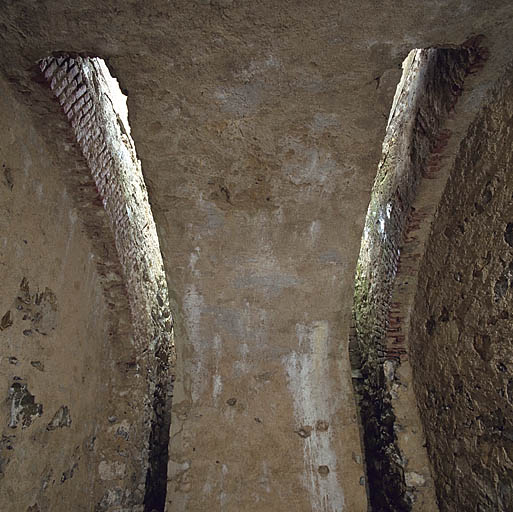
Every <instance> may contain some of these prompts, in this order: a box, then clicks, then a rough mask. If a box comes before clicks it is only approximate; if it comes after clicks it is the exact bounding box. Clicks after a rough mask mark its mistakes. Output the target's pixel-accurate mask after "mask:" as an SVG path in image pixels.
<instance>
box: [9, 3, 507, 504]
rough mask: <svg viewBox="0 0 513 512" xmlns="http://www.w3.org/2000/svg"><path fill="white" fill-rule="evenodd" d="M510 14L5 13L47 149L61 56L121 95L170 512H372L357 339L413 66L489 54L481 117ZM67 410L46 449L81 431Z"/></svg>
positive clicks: (49, 7)
mask: <svg viewBox="0 0 513 512" xmlns="http://www.w3.org/2000/svg"><path fill="white" fill-rule="evenodd" d="M512 15H513V6H511V5H509V3H507V2H502V1H494V2H482V1H479V0H475V1H470V2H464V3H463V2H460V1H451V2H438V1H429V2H421V3H408V4H402V5H398V4H397V2H392V1H387V2H381V3H379V4H377V3H375V2H371V1H364V2H333V1H330V0H321V1H320V2H317V3H316V4H315V5H314V4H312V2H306V1H283V2H281V1H280V2H276V1H273V2H265V1H263V2H250V3H246V2H240V1H225V0H223V1H220V0H216V1H211V2H208V1H207V2H205V1H198V2H194V1H188V2H185V1H183V2H182V1H176V2H167V1H148V2H136V1H125V2H122V3H121V2H120V3H118V2H113V3H106V2H99V1H97V0H84V1H83V2H80V3H76V2H69V1H62V0H61V1H54V0H51V1H47V2H44V3H43V4H41V3H40V2H38V3H34V2H31V1H28V0H18V1H16V2H10V1H9V2H5V3H4V5H3V6H2V10H1V12H0V27H1V28H2V30H1V31H0V40H1V45H2V54H1V55H0V68H1V70H2V73H3V75H4V77H5V78H6V79H7V80H8V81H9V83H10V88H11V90H12V91H13V92H14V93H16V94H17V98H18V101H20V102H22V103H25V104H26V105H29V106H30V111H31V113H32V114H31V115H32V119H31V121H30V122H31V123H32V125H33V126H34V127H35V129H36V130H38V131H39V133H41V134H44V136H45V137H46V138H50V139H51V138H52V133H53V128H52V127H53V125H54V124H53V123H54V119H57V118H58V116H57V113H56V111H55V109H54V108H53V107H51V106H49V102H51V100H50V97H51V96H50V94H49V92H48V91H46V90H44V88H43V87H42V86H41V85H40V84H39V83H36V82H35V81H33V80H32V77H33V76H34V75H33V66H34V65H35V63H36V62H37V61H38V60H39V59H41V58H43V57H46V56H47V55H50V54H52V52H68V53H73V52H75V53H77V54H82V55H95V56H100V57H102V58H104V59H106V61H107V63H108V65H109V67H110V68H111V70H112V72H113V74H114V75H115V76H116V77H117V78H118V79H119V81H120V84H121V87H122V89H123V90H124V91H125V92H126V93H127V94H128V108H129V118H130V123H131V126H132V136H133V138H134V141H135V144H136V148H137V152H138V156H139V158H140V159H141V162H142V169H143V173H144V176H145V180H146V184H147V186H148V192H149V198H150V202H151V204H152V208H153V214H154V217H155V222H156V225H157V230H158V232H159V238H160V244H161V248H162V252H163V257H164V264H165V268H166V273H167V279H168V284H169V289H170V295H171V297H172V301H173V305H172V309H173V314H174V318H175V327H176V344H177V352H178V361H177V372H178V373H177V380H176V385H175V397H174V414H173V419H172V437H171V442H170V463H169V473H168V479H169V482H168V496H167V500H168V501H167V510H170V511H172V510H173V511H174V510H176V511H181V510H188V511H201V510H212V511H216V510H223V511H227V512H230V511H237V512H238V511H240V510H245V509H247V510H252V511H265V512H273V511H283V510H297V511H305V512H306V511H312V510H316V511H317V510H319V511H329V512H334V511H337V512H339V511H340V510H344V511H362V512H363V511H365V510H367V503H366V492H365V485H364V484H365V479H364V478H362V477H363V475H364V466H363V461H362V455H361V448H360V439H359V429H358V422H357V419H356V408H355V405H354V397H353V391H352V385H351V372H350V365H349V357H348V354H347V340H348V334H349V324H350V311H351V305H352V299H353V279H354V271H355V264H356V259H357V256H358V251H359V247H360V240H361V233H362V228H363V222H364V217H365V213H366V210H367V206H368V202H369V198H370V189H371V186H372V182H373V179H374V177H375V174H376V168H377V163H378V160H379V157H380V152H381V143H382V140H383V136H384V129H385V125H386V119H387V117H388V111H389V109H390V106H391V103H392V97H393V94H394V90H395V86H396V84H397V81H398V80H399V77H400V71H401V70H400V65H401V62H402V60H403V59H404V58H405V57H406V55H407V54H408V52H409V51H410V50H411V49H412V48H424V47H429V46H435V45H459V44H461V43H463V42H464V41H466V40H467V39H468V38H469V37H471V36H474V35H476V34H484V35H485V36H486V38H487V39H486V41H487V42H486V44H487V46H488V47H489V50H490V59H489V61H488V64H487V68H486V69H485V70H484V71H483V73H482V74H481V75H480V78H479V79H478V80H476V83H475V85H474V89H473V96H472V100H471V101H469V103H468V105H469V106H468V108H469V109H471V110H472V109H475V108H477V106H478V105H479V104H480V103H481V102H483V101H487V100H486V98H487V95H486V94H487V91H488V90H489V89H490V87H492V85H493V84H494V82H495V81H496V79H497V77H498V76H499V73H500V72H501V71H502V70H503V69H504V66H505V65H506V63H507V62H508V59H509V55H510V51H509V49H510V45H509V36H510V33H511V28H512V27H511V25H512V24H513V21H512ZM462 108H467V107H462ZM59 119H60V118H59ZM59 142H60V139H59ZM52 147H53V148H54V150H55V151H56V152H58V151H59V149H58V148H59V145H58V144H53V145H52ZM5 179H6V181H7V185H6V186H7V187H9V186H10V185H9V183H10V178H9V177H8V175H6V178H5ZM15 179H16V177H15V176H14V175H13V180H14V187H16V182H15ZM9 264H10V265H12V264H13V262H12V261H11V262H9ZM21 277H23V276H21ZM38 282H39V286H49V287H50V288H52V285H51V284H46V283H45V282H44V281H43V280H41V279H39V281H38ZM54 286H55V285H54ZM52 289H53V288H52ZM56 295H57V297H59V295H58V293H57V292H56ZM8 305H9V304H7V306H8ZM4 309H5V308H4ZM4 313H5V311H2V312H1V314H4ZM6 321H8V319H6ZM2 332H3V331H2ZM10 355H15V354H9V356H10ZM32 360H39V359H38V358H36V357H33V358H32ZM129 360H130V359H128V358H127V360H126V361H129ZM44 362H45V372H46V371H47V370H46V368H47V366H48V364H49V363H47V362H46V361H44ZM13 367H15V366H13ZM32 370H33V371H34V372H38V370H37V369H36V368H32ZM29 389H30V392H31V393H33V394H34V396H35V397H36V401H37V402H41V403H43V405H44V407H46V406H45V399H44V398H43V397H40V396H39V394H38V392H37V390H36V389H35V388H33V387H32V386H30V387H29ZM234 400H235V401H234ZM229 402H230V403H229ZM56 405H57V407H56V409H54V410H49V411H48V414H49V415H52V416H53V414H55V411H56V410H57V408H58V407H60V406H61V405H68V403H67V402H62V403H58V404H56ZM44 411H45V412H44V414H46V408H45V409H44ZM70 411H71V416H72V419H73V421H72V424H71V427H70V429H67V428H63V429H57V430H55V431H53V433H55V432H57V433H61V432H62V433H67V432H69V431H71V429H73V428H74V426H75V425H76V424H78V418H76V416H75V413H74V410H73V408H72V407H71V406H70ZM39 419H40V420H42V418H36V419H34V422H37V421H38V420H39ZM50 419H51V418H50ZM46 424H47V422H45V426H46ZM318 425H322V428H319V427H318ZM324 425H327V429H326V428H325V427H324ZM298 432H300V434H299V433H298ZM306 434H309V435H306ZM27 463H28V462H27ZM119 464H121V463H120V462H119V461H114V460H105V464H104V466H102V470H104V471H103V473H102V474H104V475H107V476H109V475H114V476H116V475H118V474H119V473H120V472H121V469H120V468H121V466H120V465H119ZM71 467H72V466H71ZM79 468H80V466H79ZM67 469H68V470H70V468H67ZM79 470H80V469H79ZM73 479H75V476H73ZM73 479H72V480H71V481H73ZM66 482H68V480H66ZM63 485H64V484H63ZM120 489H121V488H116V487H112V488H110V489H109V490H108V492H107V493H106V494H105V495H104V496H105V500H104V501H103V502H102V503H103V505H102V507H104V510H119V509H120V505H116V503H118V504H119V503H120V500H121V498H120V496H121V494H122V492H123V491H121V490H120ZM16 492H17V493H18V492H19V491H16ZM97 498H98V497H97V496H96V497H95V499H97ZM109 507H110V508H109ZM116 507H118V508H116Z"/></svg>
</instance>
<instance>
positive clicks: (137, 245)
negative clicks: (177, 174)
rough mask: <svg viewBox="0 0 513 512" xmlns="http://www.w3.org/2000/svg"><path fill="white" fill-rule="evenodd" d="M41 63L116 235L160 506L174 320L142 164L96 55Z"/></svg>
mask: <svg viewBox="0 0 513 512" xmlns="http://www.w3.org/2000/svg"><path fill="white" fill-rule="evenodd" d="M40 69H41V73H42V74H43V75H44V78H45V80H46V82H47V83H48V84H49V86H50V89H51V91H52V92H53V94H54V96H55V98H56V99H57V100H58V102H59V104H60V105H61V108H62V111H63V113H64V114H65V115H66V117H67V119H68V121H69V123H70V125H71V129H72V132H73V135H74V139H75V142H76V143H77V144H78V146H79V147H80V149H81V152H82V154H83V156H84V157H85V159H86V161H87V164H88V166H89V169H90V172H91V175H92V177H93V180H94V183H95V185H96V189H97V191H98V193H99V196H100V197H101V200H102V203H103V206H104V209H105V211H106V213H107V216H108V218H109V221H110V226H111V229H112V232H113V234H114V238H115V244H116V249H117V254H118V257H119V260H120V262H121V267H122V273H123V277H124V283H125V287H126V290H127V293H128V298H129V303H130V310H131V317H132V323H133V342H134V345H135V354H136V360H135V362H134V364H135V365H136V367H137V370H138V372H139V374H140V375H142V376H144V377H145V381H146V385H147V392H146V396H145V402H146V403H145V404H144V407H143V410H144V418H143V421H142V426H141V429H142V430H143V437H145V438H146V443H145V444H146V446H145V447H144V448H143V451H144V452H145V453H146V456H144V455H143V457H142V460H143V462H142V465H143V466H145V467H146V468H144V467H143V468H141V471H140V474H141V476H140V478H143V477H144V479H145V482H144V488H145V492H144V495H145V496H144V510H149V511H153V510H158V511H161V510H164V504H165V492H166V484H167V453H168V443H169V427H170V421H171V398H172V387H173V384H172V383H173V375H174V371H173V367H174V362H175V356H174V343H173V321H172V315H171V312H170V309H169V299H168V291H167V284H166V278H165V273H164V267H163V263H162V256H161V253H160V246H159V241H158V236H157V231H156V227H155V223H154V221H153V216H152V213H151V208H150V204H149V201H148V194H147V190H146V186H145V183H144V178H143V174H142V170H141V165H140V162H139V160H138V158H137V155H136V151H135V145H134V142H133V140H132V139H131V137H130V130H129V127H128V126H127V125H126V121H124V120H123V119H122V118H121V117H120V115H119V112H118V111H117V109H116V108H115V98H114V95H113V91H112V90H111V89H110V88H109V87H112V86H111V85H109V84H110V83H111V82H110V81H109V79H111V77H108V76H106V73H107V72H108V71H107V68H106V67H105V66H104V65H103V64H102V62H101V61H100V59H97V58H82V57H74V58H73V57H71V56H68V55H60V56H57V57H48V58H45V59H43V60H42V61H40ZM144 475H145V476H144Z"/></svg>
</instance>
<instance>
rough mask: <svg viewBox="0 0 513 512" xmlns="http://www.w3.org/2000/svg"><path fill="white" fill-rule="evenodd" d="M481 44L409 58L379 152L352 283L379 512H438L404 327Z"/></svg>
mask: <svg viewBox="0 0 513 512" xmlns="http://www.w3.org/2000/svg"><path fill="white" fill-rule="evenodd" d="M480 42H481V39H480V38H479V37H478V38H473V39H472V40H469V41H468V42H466V43H464V44H463V45H462V46H461V47H457V48H432V49H425V50H413V51H412V52H411V53H410V55H409V56H408V58H407V59H406V60H405V62H404V64H403V77H402V79H401V82H400V84H399V86H398V89H397V92H396V96H395V98H394V103H393V107H392V111H391V113H390V117H389V121H388V126H387V132H386V136H385V139H384V142H383V155H382V159H381V162H380V164H379V167H378V172H377V176H376V181H375V183H374V187H373V191H372V195H371V201H370V204H369V209H368V213H367V218H366V223H365V228H364V233H363V237H362V245H361V250H360V256H359V260H358V264H357V270H356V275H355V296H354V303H353V327H352V331H351V339H350V357H351V361H352V367H353V383H354V387H355V392H356V396H357V401H358V405H359V411H360V417H361V422H362V437H363V444H364V450H365V457H366V468H367V485H368V487H367V488H368V493H369V498H370V503H371V510H373V512H377V511H385V510H398V511H399V510H402V511H410V510H419V511H420V510H437V503H436V496H435V490H434V484H433V479H432V476H431V468H430V463H429V460H428V455H427V452H426V449H425V438H424V435H423V430H422V425H421V421H420V417H419V415H418V412H417V407H416V398H415V395H414V392H413V382H412V371H411V366H410V363H409V357H408V356H409V347H408V342H407V333H405V332H404V328H405V325H407V322H406V321H405V317H407V315H408V313H409V309H408V308H409V304H410V302H411V295H412V294H413V293H414V289H415V287H414V281H415V278H416V274H417V272H418V265H419V258H420V254H419V244H421V241H420V240H419V238H418V236H416V235H414V234H413V233H414V232H415V231H416V230H418V229H419V227H420V225H421V224H422V225H423V226H425V227H424V229H428V228H429V224H430V221H431V220H432V218H433V216H434V212H435V209H436V205H437V204H438V201H439V199H440V194H441V189H442V187H443V182H444V179H446V176H443V175H442V174H443V171H442V170H441V169H442V168H443V165H442V164H443V159H444V151H445V150H446V147H447V145H448V142H449V140H450V138H451V134H452V131H451V119H452V117H453V116H454V112H455V105H456V103H457V101H458V99H459V97H460V96H461V94H462V92H463V88H464V83H465V80H466V78H467V76H468V75H469V74H470V73H472V72H473V71H475V70H476V69H478V68H479V67H480V66H481V64H482V62H483V60H484V59H485V58H486V50H485V49H484V48H482V47H481V46H480ZM434 180H438V182H439V183H438V185H437V186H436V187H433V184H434ZM426 191H429V192H428V193H427V194H426ZM417 234H418V233H417Z"/></svg>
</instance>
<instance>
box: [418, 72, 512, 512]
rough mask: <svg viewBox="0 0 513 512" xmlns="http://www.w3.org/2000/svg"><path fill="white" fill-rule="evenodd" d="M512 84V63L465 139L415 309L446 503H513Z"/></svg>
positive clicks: (443, 506) (431, 434) (432, 440)
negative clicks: (512, 491) (512, 375)
mask: <svg viewBox="0 0 513 512" xmlns="http://www.w3.org/2000/svg"><path fill="white" fill-rule="evenodd" d="M512 92H513V87H512V82H511V71H508V72H507V73H506V75H505V76H504V78H503V80H501V82H500V83H499V84H498V86H497V88H496V90H495V91H494V93H493V94H492V95H491V98H490V102H489V104H488V105H487V108H485V109H483V110H482V111H481V112H480V113H479V115H478V116H477V118H476V120H475V121H474V122H473V123H472V125H471V126H470V129H469V132H468V135H467V138H466V140H465V142H464V143H463V144H462V146H461V148H460V151H459V153H458V156H457V159H456V162H455V164H454V167H453V169H452V171H451V175H450V177H449V181H448V185H447V188H446V190H445V192H444V195H443V198H442V201H441V204H440V206H439V210H438V212H437V216H436V219H435V222H434V225H433V229H432V232H431V236H430V238H429V242H428V246H427V251H426V255H425V257H424V261H423V262H422V265H421V270H420V273H419V283H418V291H417V296H416V299H415V303H414V308H415V309H414V313H413V314H412V321H411V327H410V328H411V340H412V365H413V370H414V377H415V380H414V381H415V385H416V391H417V396H418V402H419V407H420V412H421V414H422V419H423V421H424V426H425V430H426V434H427V440H428V450H429V453H430V455H431V459H432V462H433V466H434V470H435V471H434V474H435V480H436V483H437V494H438V499H439V504H440V510H443V511H451V510H470V509H472V510H480V511H481V510H483V511H485V510H486V511H488V510H510V509H511V508H512V507H513V495H512V493H511V485H512V478H513V444H512V435H511V433H512V432H513V417H512V414H511V402H512V391H513V387H512V382H513V381H512V379H511V367H512V365H513V352H512V350H511V332H510V331H511V321H510V318H511V261H512V253H511V251H512V239H511V235H510V233H511V229H510V228H509V227H508V226H511V222H512V220H511V219H512V215H513V211H512V209H511V194H512V187H513V183H512V178H511V176H512V170H513V168H512V161H511V147H512V142H513V140H512V136H511V128H510V125H511V117H512V115H513V110H512V104H511V95H512ZM434 375H436V378H433V376H434Z"/></svg>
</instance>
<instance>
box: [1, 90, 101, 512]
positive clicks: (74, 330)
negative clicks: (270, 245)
mask: <svg viewBox="0 0 513 512" xmlns="http://www.w3.org/2000/svg"><path fill="white" fill-rule="evenodd" d="M0 87H1V94H0V112H1V115H2V118H3V119H4V121H3V122H2V123H1V125H0V141H1V142H0V166H1V175H0V209H1V211H2V215H1V218H0V282H1V283H2V284H1V290H2V293H1V295H0V315H1V316H2V318H3V319H5V321H4V320H2V322H1V323H2V326H1V327H0V390H1V391H0V393H1V400H0V415H1V423H0V435H1V441H0V487H1V489H2V491H1V498H0V502H1V506H0V508H1V509H2V510H4V511H6V512H19V511H25V510H27V509H28V507H29V506H32V505H34V504H35V503H36V502H38V503H39V506H40V507H41V508H40V509H41V510H64V509H66V508H69V509H73V510H77V511H79V510H84V511H86V510H91V508H90V507H89V505H88V501H89V500H90V499H91V496H92V495H93V492H94V486H95V478H94V477H95V471H94V464H95V463H94V461H95V450H94V448H93V447H94V443H95V442H94V438H95V436H96V434H97V431H98V423H99V416H100V414H101V413H102V409H103V408H104V407H105V405H106V398H105V388H106V387H107V386H108V382H106V381H105V379H104V378H102V377H103V375H102V368H103V366H104V365H103V361H104V360H107V359H108V352H107V350H106V345H105V341H106V338H107V337H108V335H107V332H106V322H105V301H104V298H103V292H102V288H101V286H100V283H99V280H98V276H97V274H96V269H95V263H94V260H93V258H92V256H93V255H92V253H91V244H90V241H89V240H88V239H87V237H86V236H85V235H84V233H83V230H82V227H81V224H80V222H79V220H78V217H77V212H76V210H75V207H74V205H73V202H72V200H71V198H70V197H69V195H68V194H67V192H66V190H65V189H64V188H63V187H62V182H61V180H60V176H59V175H58V174H57V173H56V169H55V167H54V166H53V163H52V157H51V155H49V153H48V152H47V150H46V148H45V145H44V143H43V141H42V140H41V137H40V135H39V134H38V133H37V132H36V131H35V130H34V128H32V127H31V125H30V119H29V118H28V117H27V115H26V113H25V112H24V109H23V108H20V106H19V105H17V103H16V100H15V99H14V98H13V96H12V94H11V93H10V92H9V91H8V89H7V86H6V84H5V82H4V81H3V80H2V82H0ZM6 315H8V318H9V319H10V321H7V317H6ZM22 387H25V388H26V390H28V393H29V394H30V395H32V396H33V400H34V405H32V404H31V403H30V395H28V394H26V393H24V392H23V393H21V394H18V395H16V393H17V392H16V390H17V389H18V390H20V391H21V390H22V389H23V388H22ZM15 395H16V396H15ZM35 404H40V407H39V408H38V407H37V405H35Z"/></svg>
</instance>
